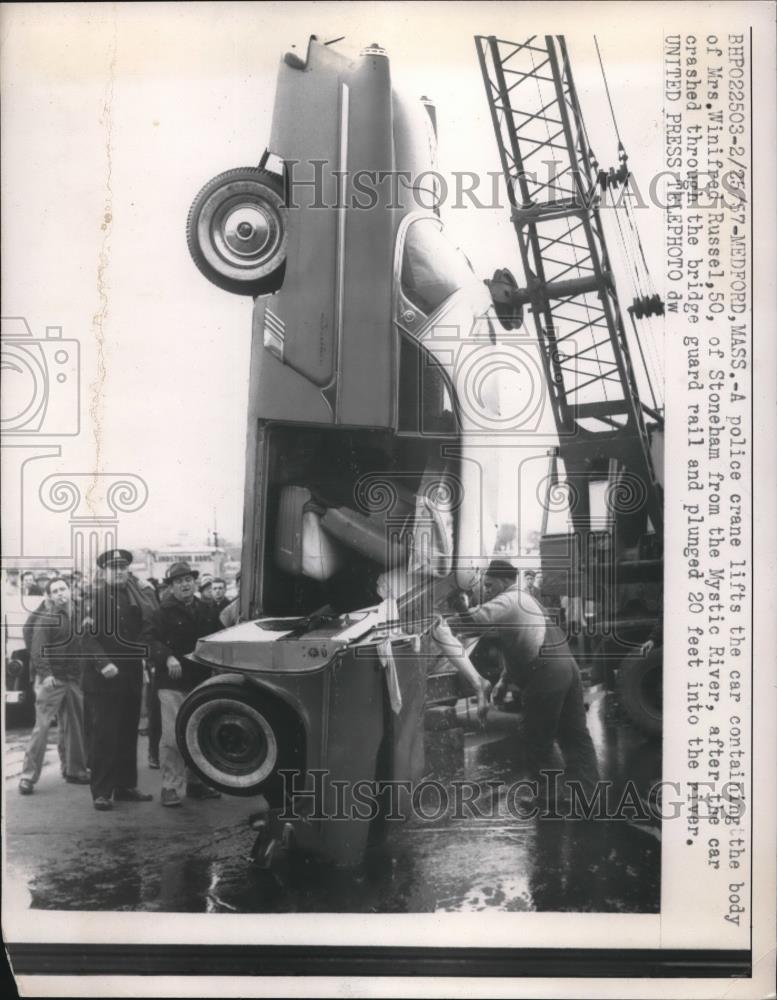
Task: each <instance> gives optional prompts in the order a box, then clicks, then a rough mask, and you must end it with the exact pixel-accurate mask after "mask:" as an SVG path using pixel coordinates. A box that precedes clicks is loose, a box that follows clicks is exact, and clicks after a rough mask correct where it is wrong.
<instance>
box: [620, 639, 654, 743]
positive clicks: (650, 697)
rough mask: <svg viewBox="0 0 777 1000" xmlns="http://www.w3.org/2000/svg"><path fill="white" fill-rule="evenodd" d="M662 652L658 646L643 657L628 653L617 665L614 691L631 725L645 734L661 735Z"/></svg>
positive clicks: (638, 654) (636, 653) (637, 653)
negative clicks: (616, 692)
mask: <svg viewBox="0 0 777 1000" xmlns="http://www.w3.org/2000/svg"><path fill="white" fill-rule="evenodd" d="M663 653H664V651H663V648H662V647H661V646H659V647H658V648H657V649H654V650H653V651H652V652H650V653H649V654H648V655H647V656H642V655H640V653H639V652H635V653H631V654H630V655H629V656H627V657H626V658H625V659H624V660H622V661H621V664H620V666H619V667H618V680H617V690H618V697H619V699H620V703H621V707H622V708H623V710H624V712H625V713H626V714H627V715H628V717H629V719H630V720H631V721H632V722H633V723H634V725H635V726H636V727H637V728H638V729H640V730H642V732H643V733H645V734H646V735H648V736H660V735H661V728H662V726H661V723H662V716H663V660H664V656H663Z"/></svg>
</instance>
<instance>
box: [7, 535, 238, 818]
mask: <svg viewBox="0 0 777 1000" xmlns="http://www.w3.org/2000/svg"><path fill="white" fill-rule="evenodd" d="M131 564H132V553H131V552H129V551H128V550H126V549H110V550H108V551H106V552H103V553H101V554H100V555H99V556H98V558H97V560H96V569H95V573H94V579H93V581H92V582H91V583H89V584H87V583H86V582H85V581H84V577H83V574H82V573H80V572H77V571H76V572H73V573H69V574H60V575H53V576H52V575H50V574H48V573H44V572H42V571H41V572H39V573H37V574H35V573H33V572H26V573H24V574H22V577H21V579H20V580H19V588H20V592H21V595H22V596H23V597H24V598H26V599H29V598H30V597H33V598H34V597H36V596H39V597H41V598H42V600H41V603H40V605H39V606H37V607H36V608H35V609H34V610H33V611H32V612H31V614H30V616H29V618H28V620H27V623H26V625H25V627H24V640H25V645H26V647H27V649H28V652H29V658H30V670H31V675H32V677H33V680H34V688H35V725H34V728H33V732H32V735H31V737H30V740H29V744H28V746H27V750H26V753H25V758H24V764H23V768H22V774H21V777H20V779H19V791H20V793H21V794H22V795H30V794H32V793H33V792H34V790H35V785H36V783H37V781H38V779H39V778H40V774H41V769H42V766H43V761H44V757H45V754H46V747H47V743H48V735H49V731H50V729H51V726H52V724H53V722H54V720H55V719H56V720H57V723H58V736H59V753H60V764H61V771H62V776H63V778H64V780H65V781H66V782H68V783H71V784H82V785H86V784H88V785H89V786H90V788H91V792H92V800H93V804H94V807H95V809H97V810H100V811H108V810H111V809H112V808H113V803H114V802H116V801H125V802H149V801H151V799H152V798H153V796H152V795H151V794H149V793H147V792H144V791H142V790H141V789H140V788H139V787H138V766H137V754H138V732H139V725H140V719H141V710H142V707H143V704H142V703H143V700H144V694H145V700H146V704H145V709H146V715H147V719H148V725H147V730H148V736H149V758H148V764H149V766H150V767H151V768H155V769H159V768H161V771H162V793H161V802H162V805H163V806H167V807H175V806H180V805H181V804H182V802H183V801H184V799H185V798H189V799H198V800H201V799H210V798H218V797H219V793H218V792H217V791H216V790H215V789H213V788H210V787H209V786H208V785H206V784H205V783H203V782H202V781H200V780H199V779H198V777H197V776H196V775H195V774H194V773H192V772H191V771H190V770H189V769H188V768H187V767H186V765H185V763H184V760H183V758H182V756H181V753H180V751H179V749H178V744H177V741H176V738H175V723H176V717H177V714H178V711H179V709H180V706H181V704H182V703H183V700H184V698H185V697H186V694H187V693H188V692H189V691H191V690H193V689H194V688H195V687H196V686H197V685H198V684H199V683H200V682H201V681H202V680H203V679H204V678H205V677H207V676H209V674H210V671H209V670H208V668H206V667H203V666H202V665H201V664H198V663H197V662H196V660H194V659H193V658H192V656H191V654H192V653H193V652H194V649H195V646H196V644H197V640H198V639H200V638H202V637H203V636H206V635H209V634H211V633H212V632H216V631H218V630H219V629H220V628H223V627H225V626H226V625H230V624H234V622H235V621H236V620H237V605H238V600H237V598H235V599H233V600H231V601H230V600H229V598H228V597H227V596H226V582H225V581H224V580H223V579H221V578H219V577H208V578H203V579H202V580H198V578H199V573H198V571H197V570H195V569H192V567H190V566H189V564H188V563H186V562H176V563H173V564H172V565H171V566H170V568H169V570H168V572H167V575H166V577H165V579H164V580H162V581H161V582H159V583H158V582H157V581H154V580H150V581H142V580H140V579H138V578H137V577H135V576H134V575H133V574H132V573H131V572H130V566H131ZM238 581H239V577H238Z"/></svg>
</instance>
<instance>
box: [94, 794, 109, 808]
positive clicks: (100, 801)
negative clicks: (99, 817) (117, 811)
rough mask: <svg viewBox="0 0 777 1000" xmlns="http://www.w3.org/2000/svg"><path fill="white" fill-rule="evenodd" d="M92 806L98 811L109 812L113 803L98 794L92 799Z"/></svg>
mask: <svg viewBox="0 0 777 1000" xmlns="http://www.w3.org/2000/svg"><path fill="white" fill-rule="evenodd" d="M94 807H95V809H96V810H97V811H98V812H110V811H111V809H113V803H112V802H111V800H110V799H106V797H105V796H104V795H98V796H97V798H96V799H95V800H94Z"/></svg>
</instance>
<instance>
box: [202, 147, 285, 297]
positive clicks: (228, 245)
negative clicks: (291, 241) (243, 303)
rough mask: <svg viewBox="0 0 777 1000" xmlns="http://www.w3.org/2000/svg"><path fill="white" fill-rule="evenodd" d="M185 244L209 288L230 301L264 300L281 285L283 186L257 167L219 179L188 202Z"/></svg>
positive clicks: (281, 182)
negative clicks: (241, 298)
mask: <svg viewBox="0 0 777 1000" xmlns="http://www.w3.org/2000/svg"><path fill="white" fill-rule="evenodd" d="M186 240H187V243H188V245H189V252H190V253H191V255H192V259H193V260H194V263H195V264H196V265H197V267H198V268H199V270H200V271H201V272H202V274H204V275H205V277H206V278H207V279H208V280H209V281H211V282H212V283H213V284H214V285H217V286H218V287H219V288H222V289H224V290H225V291H227V292H233V293H234V294H236V295H253V296H257V295H270V294H272V293H273V292H277V291H278V289H279V288H280V287H281V284H282V283H283V274H284V271H285V268H286V247H287V242H288V209H287V208H286V205H285V203H284V192H283V181H282V179H281V178H280V177H278V176H277V174H272V173H270V172H269V171H268V170H262V169H260V168H259V167H239V168H237V169H235V170H227V171H225V172H224V173H223V174H219V175H218V176H217V177H214V178H213V179H212V180H210V181H208V183H207V184H206V185H205V186H204V187H203V188H202V190H201V191H200V192H199V194H198V195H197V197H196V198H195V199H194V201H193V202H192V207H191V209H190V210H189V218H188V220H187V224H186Z"/></svg>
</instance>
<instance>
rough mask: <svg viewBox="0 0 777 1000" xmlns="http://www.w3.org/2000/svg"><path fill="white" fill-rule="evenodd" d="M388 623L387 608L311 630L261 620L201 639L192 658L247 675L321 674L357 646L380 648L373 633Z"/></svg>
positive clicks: (300, 623)
mask: <svg viewBox="0 0 777 1000" xmlns="http://www.w3.org/2000/svg"><path fill="white" fill-rule="evenodd" d="M385 621H386V608H385V606H384V605H377V606H376V607H372V608H366V609H364V610H361V611H358V612H352V613H350V614H347V615H341V616H340V617H339V618H336V619H334V620H332V621H327V622H325V623H323V624H318V625H315V626H314V627H312V628H311V627H310V622H309V620H308V619H305V618H258V619H256V620H255V621H250V622H241V623H240V624H239V625H234V626H232V627H231V628H227V629H224V630H223V631H222V632H215V633H214V634H213V635H209V636H206V637H205V638H204V639H200V640H198V642H197V646H196V648H195V651H194V653H193V655H192V659H193V660H196V661H197V662H198V663H202V664H204V665H206V666H210V667H218V668H221V669H226V670H235V671H239V672H245V673H260V672H264V671H273V672H275V671H278V672H281V671H282V672H307V671H311V670H318V669H320V668H321V667H323V666H325V665H326V664H327V663H329V662H330V661H331V660H332V659H333V658H334V657H335V656H336V655H337V654H338V653H339V652H340V651H342V650H343V649H345V648H346V647H348V646H350V645H352V644H354V643H356V642H359V643H361V644H369V643H373V642H374V643H377V641H378V636H377V635H376V634H375V629H376V627H377V626H379V625H381V624H383V623H385Z"/></svg>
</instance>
